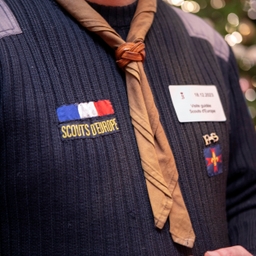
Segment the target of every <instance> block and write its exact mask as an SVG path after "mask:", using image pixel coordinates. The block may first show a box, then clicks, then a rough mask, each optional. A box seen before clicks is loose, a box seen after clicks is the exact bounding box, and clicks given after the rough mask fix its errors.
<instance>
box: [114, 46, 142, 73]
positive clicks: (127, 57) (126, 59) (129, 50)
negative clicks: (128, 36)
mask: <svg viewBox="0 0 256 256" xmlns="http://www.w3.org/2000/svg"><path fill="white" fill-rule="evenodd" d="M115 54H116V62H117V65H118V66H119V67H120V68H121V69H124V68H125V67H126V66H127V65H128V64H129V63H130V62H131V61H136V62H138V61H141V62H143V61H144V59H145V55H146V53H145V44H144V43H143V42H137V43H124V44H122V45H120V46H119V47H118V48H117V49H116V52H115Z"/></svg>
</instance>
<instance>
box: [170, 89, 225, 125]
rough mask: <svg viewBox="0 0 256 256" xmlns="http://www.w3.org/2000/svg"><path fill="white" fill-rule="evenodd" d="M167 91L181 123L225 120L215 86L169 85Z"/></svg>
mask: <svg viewBox="0 0 256 256" xmlns="http://www.w3.org/2000/svg"><path fill="white" fill-rule="evenodd" d="M169 91H170V94H171V99H172V102H173V105H174V108H175V111H176V114H177V117H178V120H179V121H180V122H181V123H185V122H223V121H226V116H225V113H224V111H223V107H222V104H221V101H220V97H219V94H218V91H217V89H216V86H214V85H207V86H205V85H170V86H169Z"/></svg>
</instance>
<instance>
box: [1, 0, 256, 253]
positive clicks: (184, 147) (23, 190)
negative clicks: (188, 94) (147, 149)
mask: <svg viewBox="0 0 256 256" xmlns="http://www.w3.org/2000/svg"><path fill="white" fill-rule="evenodd" d="M93 6H94V8H96V9H97V11H99V12H100V13H101V14H102V15H103V16H104V17H105V18H106V19H107V21H108V22H109V23H110V24H111V25H112V26H113V27H114V28H115V29H116V30H117V32H118V33H120V35H121V36H122V37H123V38H125V37H126V35H127V33H128V31H129V24H130V21H131V19H132V17H133V14H134V11H135V8H136V3H135V4H132V5H130V6H127V7H122V8H121V7H118V8H113V7H112V8H111V7H102V6H97V5H93ZM0 38H1V39H0V152H1V153H0V204H1V209H0V254H1V255H3V256H5V255H15V256H16V255H93V256H95V255H109V256H112V255H135V256H137V255H147V256H149V255H157V256H160V255H161V256H163V255H173V256H175V255H192V254H193V255H203V254H204V252H205V251H207V250H214V249H217V248H221V247H226V246H229V245H232V244H241V245H243V246H244V247H245V248H247V249H248V250H250V251H251V252H252V253H255V254H256V239H255V234H256V218H255V216H256V185H255V184H256V163H255V152H256V138H255V132H254V130H253V127H252V124H251V120H250V117H249V115H248V111H247V108H246V105H245V102H244V99H243V95H242V93H241V91H240V88H239V83H238V75H237V70H236V64H235V60H234V57H233V54H232V52H231V51H230V49H229V47H228V46H227V45H226V44H225V42H224V41H223V40H222V39H221V37H220V36H219V35H218V34H217V33H216V32H214V31H213V30H212V29H211V28H210V27H208V26H207V25H206V24H205V23H204V22H202V21H201V20H200V19H199V18H197V17H195V16H193V15H191V14H186V13H183V12H181V11H180V10H177V9H174V8H173V7H171V6H169V5H168V4H166V3H164V2H162V1H158V11H157V13H156V16H155V20H154V23H153V25H152V28H151V29H150V31H149V33H148V35H147V38H146V41H145V43H146V52H147V56H146V60H145V63H144V65H145V72H146V73H147V76H148V79H149V83H150V85H151V88H152V91H153V95H154V98H155V102H156V105H157V107H158V110H159V112H160V117H161V121H162V124H163V126H164V128H165V131H166V134H167V137H168V139H169V142H170V145H171V147H172V149H173V153H174V157H175V160H176V164H177V168H178V171H179V175H180V186H181V190H182V193H183V196H184V200H185V203H186V205H187V208H188V211H189V214H190V216H191V220H192V223H193V227H194V230H195V233H196V242H195V246H194V248H193V249H192V250H190V249H187V248H185V247H182V246H178V245H177V244H174V243H173V241H172V239H171V236H170V234H169V231H168V230H169V223H166V225H165V227H164V228H163V229H162V230H159V229H157V228H155V227H154V219H153V215H152V211H151V208H150V203H149V199H148V194H147V189H146V184H145V179H144V176H143V170H142V168H141V164H140V157H139V153H138V149H137V144H136V140H135V137H134V131H133V127H132V125H131V121H130V116H129V107H128V101H127V94H126V85H125V79H124V74H123V73H122V71H121V70H119V68H118V67H117V65H116V63H115V60H114V52H113V51H112V50H111V49H110V48H109V47H108V46H106V45H105V43H104V42H103V41H102V40H101V39H99V38H98V37H97V36H96V35H93V34H91V33H88V32H87V31H86V30H85V29H84V28H82V27H81V26H80V25H79V24H77V22H76V21H75V20H74V19H73V18H72V17H70V16H69V15H68V14H67V13H66V12H65V11H64V10H62V9H61V8H60V7H59V6H58V5H57V4H56V3H55V2H54V1H53V0H44V1H41V0H33V1H31V0H23V1H17V0H5V2H3V0H0ZM169 85H215V86H216V87H217V90H218V93H219V96H220V99H221V103H222V105H223V108H224V111H225V114H226V117H227V121H226V122H188V123H180V122H179V121H178V119H177V116H176V113H175V109H174V106H173V103H172V101H171V97H170V93H169V90H168V87H169ZM102 100H107V102H109V103H111V104H112V108H113V111H112V113H111V114H103V115H102V116H95V117H91V118H79V117H74V115H73V114H74V112H72V111H73V110H74V109H76V107H77V104H80V103H86V102H101V101H102ZM63 106H64V107H66V109H67V112H68V114H70V116H68V118H67V116H66V119H65V118H64V119H63V118H62V119H61V116H60V114H59V110H60V109H63ZM71 110H72V111H71ZM113 112H114V113H113ZM81 127H82V128H81ZM86 128H87V129H86ZM79 129H80V130H79ZM81 129H83V130H81ZM211 133H215V134H216V135H217V136H218V137H219V141H218V142H216V143H212V144H211V145H210V146H206V145H205V142H204V140H203V137H202V136H203V135H205V134H211ZM211 148H214V149H216V150H217V149H218V152H219V153H218V154H219V155H220V154H221V156H222V160H221V161H219V163H218V165H217V167H218V171H217V172H216V173H214V175H213V176H211V175H209V173H208V172H209V168H210V167H211V166H210V167H209V162H207V159H206V158H207V153H206V152H208V151H209V149H211ZM216 152H217V151H216ZM207 163H208V164H207ZM207 165H208V166H207Z"/></svg>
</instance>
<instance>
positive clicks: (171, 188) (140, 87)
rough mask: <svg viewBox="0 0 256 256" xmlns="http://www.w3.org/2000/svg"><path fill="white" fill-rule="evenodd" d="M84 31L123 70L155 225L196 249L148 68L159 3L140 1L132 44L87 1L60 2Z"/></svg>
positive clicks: (129, 36)
mask: <svg viewBox="0 0 256 256" xmlns="http://www.w3.org/2000/svg"><path fill="white" fill-rule="evenodd" d="M56 2H58V3H59V4H60V5H61V6H62V7H63V8H64V9H65V10H67V11H68V12H69V13H70V14H71V15H72V16H73V17H74V18H75V19H76V20H77V21H78V22H79V23H80V24H81V25H82V26H84V27H85V28H86V29H88V30H89V31H92V32H94V33H96V34H97V35H99V36H100V37H101V38H102V39H103V40H104V41H105V42H106V43H107V44H108V45H109V46H110V47H111V48H113V49H114V50H115V52H116V58H117V64H118V65H119V67H121V68H122V69H124V71H125V75H126V86H127V93H128V100H129V107H130V115H131V120H132V124H133V126H134V132H135V136H136V140H137V144H138V148H139V153H140V158H141V164H142V168H143V170H144V176H145V178H146V184H147V189H148V194H149V199H150V203H151V207H152V211H153V214H154V220H155V225H156V227H158V228H160V229H161V228H163V226H164V224H165V223H166V220H167V218H168V217H169V220H170V233H171V235H172V238H173V240H174V242H176V243H179V244H181V245H184V246H187V247H191V248H192V247H193V245H194V241H195V234H194V231H193V228H192V224H191V221H190V218H189V214H188V212H187V209H186V206H185V203H184V201H183V197H182V194H181V191H180V187H179V183H178V172H177V168H176V164H175V160H174V157H173V154H172V151H171V148H170V146H169V143H168V140H167V138H166V135H165V132H164V130H163V127H162V125H161V123H160V119H159V114H158V110H157V108H156V106H155V103H154V99H153V95H152V92H151V89H150V86H149V83H148V80H147V77H146V75H145V72H144V68H143V63H142V62H143V61H144V58H145V51H144V48H145V46H144V43H143V42H144V39H145V36H146V34H147V32H148V30H149V28H150V26H151V24H152V22H153V19H154V14H155V12H156V0H139V1H138V4H137V9H136V12H135V15H134V17H133V20H132V22H131V27H130V31H129V33H128V36H127V43H126V42H125V41H124V40H123V39H122V38H121V37H120V36H119V35H118V34H117V32H116V31H115V30H114V29H112V28H111V27H110V25H109V24H108V23H107V22H106V20H105V19H103V18H102V16H101V15H100V14H98V13H97V12H96V11H95V10H94V9H93V8H92V7H91V6H90V5H89V4H88V3H87V2H85V1H84V0H56Z"/></svg>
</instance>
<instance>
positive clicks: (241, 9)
mask: <svg viewBox="0 0 256 256" xmlns="http://www.w3.org/2000/svg"><path fill="white" fill-rule="evenodd" d="M166 1H167V2H169V3H170V4H172V5H175V6H179V7H180V8H181V9H182V10H183V11H185V12H191V13H195V14H196V15H198V16H200V17H202V18H204V19H205V20H206V22H207V23H209V24H210V25H211V26H212V27H214V28H215V29H216V30H217V31H218V32H219V33H220V34H221V35H222V36H223V37H224V38H225V40H226V41H227V43H228V44H229V45H230V46H231V47H232V48H233V51H234V53H235V55H236V58H237V62H238V66H239V69H240V77H241V79H240V85H241V88H242V91H243V92H244V95H245V98H246V101H247V104H248V107H249V111H250V114H251V117H252V119H253V121H254V124H255V127H256V0H225V1H224V0H195V1H185V0H166Z"/></svg>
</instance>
